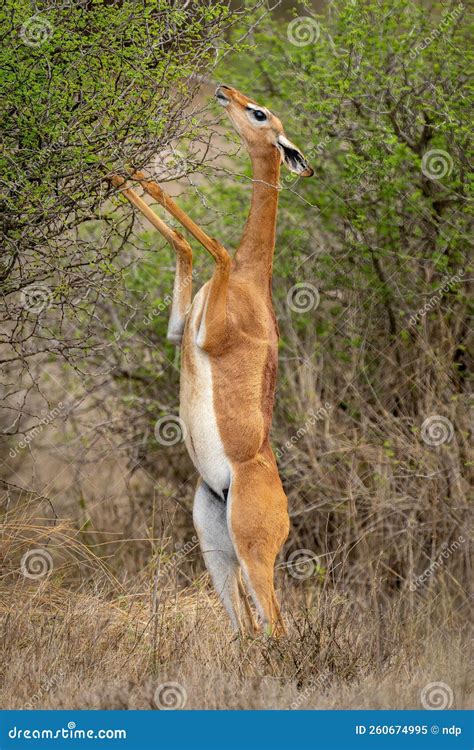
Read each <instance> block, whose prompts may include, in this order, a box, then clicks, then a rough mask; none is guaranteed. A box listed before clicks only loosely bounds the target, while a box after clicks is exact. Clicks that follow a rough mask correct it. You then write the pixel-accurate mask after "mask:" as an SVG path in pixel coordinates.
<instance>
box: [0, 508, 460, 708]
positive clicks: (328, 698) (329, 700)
mask: <svg viewBox="0 0 474 750" xmlns="http://www.w3.org/2000/svg"><path fill="white" fill-rule="evenodd" d="M40 511H41V512H42V518H40ZM35 518H36V520H35ZM4 521H5V523H4V525H3V536H2V542H3V544H2V557H3V571H4V575H3V583H4V585H3V588H2V596H1V600H0V613H1V622H2V637H1V644H2V645H1V651H2V658H1V664H2V667H1V683H0V684H1V688H0V705H1V707H2V708H24V707H27V708H28V707H35V708H101V709H125V708H137V709H156V707H157V706H156V703H155V700H154V695H155V690H156V688H157V687H158V685H160V684H161V683H163V682H166V681H172V682H177V683H179V684H180V685H181V686H182V687H183V688H184V690H185V691H186V694H187V702H186V708H189V709H198V708H206V709H245V708H252V709H259V708H261V709H263V708H283V709H287V708H291V707H293V708H295V707H296V708H300V709H304V708H392V709H393V708H419V707H420V705H421V704H420V692H421V690H422V688H423V687H424V686H425V685H426V684H427V683H430V682H435V681H442V682H445V683H446V684H448V685H449V686H450V688H451V689H452V691H453V694H454V704H453V707H455V708H466V707H467V706H468V704H469V695H470V687H469V682H468V667H467V660H466V643H467V624H468V619H467V614H468V613H467V603H466V599H465V598H464V597H463V596H461V595H460V594H459V593H458V594H454V593H453V592H451V593H450V592H449V590H448V589H447V588H437V589H434V588H433V587H431V588H430V587H423V588H422V589H421V590H420V591H417V592H407V591H405V592H398V593H394V594H393V596H392V597H391V598H390V599H389V598H387V597H381V596H380V595H379V594H376V593H375V591H374V592H373V593H372V595H368V596H365V597H361V596H360V595H359V594H355V593H353V592H351V591H350V590H344V587H343V585H342V583H341V582H339V583H337V582H334V580H332V581H331V579H330V577H329V576H326V577H325V579H324V580H323V579H322V577H321V576H318V577H317V578H314V577H312V578H309V579H307V580H297V579H294V578H292V577H291V576H289V575H288V573H287V572H283V571H280V572H279V574H278V581H279V585H280V594H281V597H282V599H283V602H284V610H285V617H286V620H287V623H288V625H289V631H290V633H289V638H288V639H283V640H280V641H274V640H272V639H268V638H267V637H264V636H263V637H260V638H257V639H248V640H232V634H231V632H230V630H229V628H228V625H227V621H226V619H225V617H224V616H223V613H222V610H221V608H220V604H219V603H218V602H217V601H216V599H215V597H214V595H213V594H212V592H211V589H210V587H209V584H208V580H207V576H206V575H205V574H201V575H197V574H196V572H195V571H194V572H193V566H194V565H195V562H198V560H199V558H198V555H197V552H196V551H195V550H191V552H190V553H189V554H188V555H186V565H187V566H189V582H188V583H187V584H186V585H184V586H182V585H181V581H182V580H183V574H182V573H179V574H178V567H183V565H184V560H181V559H180V560H179V566H178V565H177V566H176V567H174V566H172V567H171V568H169V569H170V570H171V576H166V575H164V574H163V562H164V561H169V560H172V559H173V556H171V555H169V553H167V551H166V550H167V547H166V543H164V544H162V545H161V546H160V551H159V554H158V555H152V556H151V559H150V564H149V565H148V566H146V567H145V568H144V569H142V570H141V571H140V572H138V573H137V575H135V576H128V577H127V576H123V577H122V580H120V581H119V580H118V578H117V576H116V575H115V574H114V573H113V557H111V558H110V559H108V560H104V559H101V558H100V557H99V556H98V554H97V552H98V550H97V549H96V550H93V549H91V548H90V547H89V546H88V545H87V544H84V542H83V541H81V539H80V534H79V532H78V531H77V530H75V529H74V527H73V526H72V525H71V524H69V523H67V522H65V521H58V519H52V518H51V516H50V514H49V516H48V512H47V508H46V506H45V505H44V503H40V504H39V505H38V503H36V502H33V501H31V500H28V501H26V500H24V499H23V500H22V499H20V500H19V501H18V503H17V504H16V505H15V506H14V507H13V508H10V509H9V510H8V511H7V512H6V513H5V515H4ZM134 544H135V542H129V546H130V550H131V551H130V554H133V551H132V548H133V545H134ZM32 548H42V549H47V550H48V551H49V553H50V555H51V558H52V560H53V568H52V570H51V572H50V573H49V574H47V575H45V576H42V577H40V578H38V579H28V578H27V577H25V576H24V575H23V574H22V573H21V571H20V570H19V561H20V560H21V557H22V556H23V555H24V553H25V550H28V549H32ZM194 557H195V558H196V561H194V560H193V559H192V558H194ZM190 558H191V559H190ZM160 570H161V573H160ZM184 580H185V576H184ZM342 580H343V578H340V581H342Z"/></svg>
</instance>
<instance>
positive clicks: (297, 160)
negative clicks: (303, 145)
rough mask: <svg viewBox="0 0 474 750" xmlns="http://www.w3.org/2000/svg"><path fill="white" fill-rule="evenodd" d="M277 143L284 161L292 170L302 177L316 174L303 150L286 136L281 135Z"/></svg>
mask: <svg viewBox="0 0 474 750" xmlns="http://www.w3.org/2000/svg"><path fill="white" fill-rule="evenodd" d="M276 145H277V148H278V150H279V151H280V153H281V158H282V161H284V162H285V164H286V166H287V167H288V169H289V170H290V172H295V173H296V174H299V175H301V177H311V175H313V174H314V171H313V169H311V167H310V166H309V164H308V162H307V161H306V159H305V158H304V156H303V154H302V153H301V151H300V150H299V149H298V148H296V146H295V145H294V143H292V142H291V141H289V140H288V138H286V136H284V135H279V136H278V138H277V141H276Z"/></svg>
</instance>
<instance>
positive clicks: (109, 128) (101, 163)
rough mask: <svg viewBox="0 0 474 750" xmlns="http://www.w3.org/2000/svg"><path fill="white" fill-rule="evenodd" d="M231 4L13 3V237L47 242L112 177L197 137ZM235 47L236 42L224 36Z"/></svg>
mask: <svg viewBox="0 0 474 750" xmlns="http://www.w3.org/2000/svg"><path fill="white" fill-rule="evenodd" d="M231 19H232V14H231V13H230V11H229V9H228V7H227V5H226V4H224V3H209V2H207V0H199V2H196V3H193V4H192V7H187V8H186V9H180V7H179V4H178V5H176V4H175V3H174V2H171V0H160V2H156V0H143V2H140V3H136V2H134V1H133V0H113V2H106V1H105V0H93V1H92V2H88V3H65V4H61V3H57V4H51V3H45V2H39V3H37V4H36V12H35V14H34V15H32V6H31V3H30V2H28V0H8V2H6V3H3V4H2V7H1V9H0V25H1V28H2V33H3V38H2V46H1V49H0V69H1V71H2V92H3V93H2V113H3V114H2V134H3V135H2V145H1V151H0V171H1V174H2V180H3V189H2V194H1V196H0V197H1V199H2V204H3V205H2V208H3V215H4V218H5V230H4V231H5V234H6V236H7V237H8V239H9V240H10V241H11V243H12V244H11V245H9V247H12V245H13V244H16V245H17V246H18V243H22V242H23V244H24V245H25V246H27V244H28V242H29V243H31V242H38V241H45V240H47V239H48V237H50V236H56V235H57V234H58V232H59V231H62V230H64V229H65V228H66V227H67V226H71V225H72V223H73V222H77V221H78V220H81V219H82V218H84V217H85V216H87V215H88V214H90V213H91V212H92V211H93V209H94V206H95V205H96V204H97V201H98V199H99V198H100V196H101V193H103V192H104V183H103V179H104V176H105V175H106V174H107V173H108V172H109V171H110V170H115V171H116V170H122V169H124V167H126V166H130V165H131V166H133V167H135V168H139V167H140V166H142V165H143V164H144V163H146V162H147V161H149V159H150V158H151V156H152V155H154V154H155V153H156V152H157V151H158V150H159V149H162V148H164V147H166V145H167V144H168V143H169V142H170V141H171V139H172V138H175V137H177V136H182V135H183V134H184V133H186V134H187V135H192V134H193V132H194V131H195V124H193V122H192V121H191V120H190V119H189V118H186V117H185V115H184V109H185V107H186V105H187V103H189V101H190V100H191V98H192V96H193V95H194V93H195V90H196V87H197V83H196V81H194V82H193V76H194V74H195V73H196V70H198V69H199V68H200V67H202V66H205V65H207V64H208V63H210V62H211V61H212V60H214V58H215V45H216V43H217V40H218V39H219V38H220V36H221V35H222V33H223V32H224V30H225V29H226V28H227V26H228V25H229V23H230V22H231ZM222 46H223V47H224V48H225V47H226V44H225V43H222Z"/></svg>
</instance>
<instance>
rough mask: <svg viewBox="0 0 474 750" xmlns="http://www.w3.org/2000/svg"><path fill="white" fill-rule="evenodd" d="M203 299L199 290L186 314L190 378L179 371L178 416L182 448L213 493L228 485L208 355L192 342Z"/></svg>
mask: <svg viewBox="0 0 474 750" xmlns="http://www.w3.org/2000/svg"><path fill="white" fill-rule="evenodd" d="M205 299H206V289H205V288H203V289H200V291H199V292H198V293H197V294H196V297H195V298H194V301H193V304H192V307H191V310H190V312H189V316H190V320H189V334H188V335H189V337H190V338H189V339H188V341H189V348H190V349H191V351H190V356H191V357H192V359H193V362H194V370H195V372H193V376H192V378H191V377H189V373H187V372H186V370H185V369H182V371H181V397H180V417H181V419H182V420H183V421H184V424H185V425H186V438H185V440H186V447H187V449H188V452H189V455H190V457H191V459H192V461H193V463H194V465H195V467H196V469H197V470H198V471H199V473H200V475H201V476H202V478H203V479H204V481H205V482H206V484H208V485H209V486H210V487H211V488H212V489H213V490H214V491H215V492H217V493H218V494H221V493H222V490H224V489H228V487H229V485H230V477H231V473H230V464H229V461H228V459H227V456H226V454H225V451H224V446H223V443H222V440H221V436H220V434H219V429H218V426H217V420H216V415H215V411H214V401H213V395H212V392H213V390H212V371H211V363H210V361H209V356H208V355H207V354H206V352H204V351H203V350H202V349H200V348H199V346H198V345H197V343H196V341H197V339H198V335H199V338H200V339H201V337H202V335H203V325H204V320H202V322H201V326H200V329H199V331H198V330H197V318H198V317H199V315H200V312H201V309H202V306H203V304H204V303H205ZM201 340H202V339H201Z"/></svg>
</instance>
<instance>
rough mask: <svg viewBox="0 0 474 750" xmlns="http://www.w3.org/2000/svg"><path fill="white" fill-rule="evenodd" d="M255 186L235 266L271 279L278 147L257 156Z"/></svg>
mask: <svg viewBox="0 0 474 750" xmlns="http://www.w3.org/2000/svg"><path fill="white" fill-rule="evenodd" d="M251 158H252V169H253V175H252V179H253V188H252V201H251V204H250V211H249V215H248V218H247V222H246V224H245V228H244V232H243V235H242V239H241V241H240V245H239V248H238V250H237V252H236V254H235V256H234V267H235V270H236V271H238V272H239V273H240V272H241V273H243V274H245V276H250V277H253V278H255V279H258V280H259V281H262V280H263V279H265V278H268V279H269V280H271V276H272V267H273V252H274V250H275V234H276V217H277V209H278V193H279V189H278V186H279V177H280V154H279V151H278V149H277V148H272V150H271V151H270V152H269V153H268V154H266V155H265V156H260V155H258V156H253V157H251Z"/></svg>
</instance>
